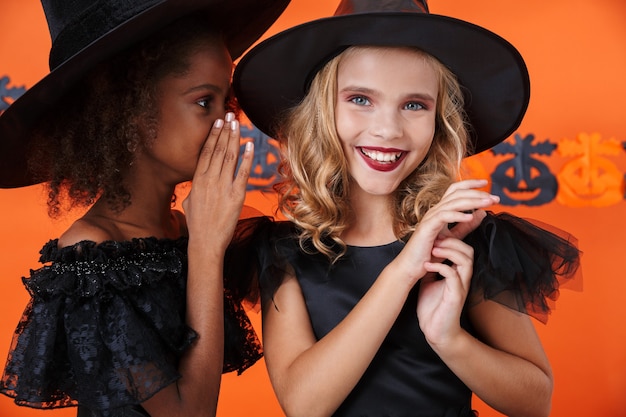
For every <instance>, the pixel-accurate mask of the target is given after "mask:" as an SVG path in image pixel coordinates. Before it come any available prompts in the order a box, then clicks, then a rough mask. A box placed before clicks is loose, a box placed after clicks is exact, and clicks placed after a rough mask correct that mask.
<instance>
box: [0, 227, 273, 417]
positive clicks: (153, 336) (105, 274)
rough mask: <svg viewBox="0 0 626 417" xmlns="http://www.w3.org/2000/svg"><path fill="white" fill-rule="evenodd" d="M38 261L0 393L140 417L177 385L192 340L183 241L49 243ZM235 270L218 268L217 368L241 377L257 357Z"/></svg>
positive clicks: (39, 403) (46, 404) (82, 411)
mask: <svg viewBox="0 0 626 417" xmlns="http://www.w3.org/2000/svg"><path fill="white" fill-rule="evenodd" d="M233 256H234V255H233V254H232V253H231V254H230V256H229V258H230V259H232V258H233ZM40 261H41V262H42V263H43V264H44V266H43V267H42V268H40V269H37V270H34V271H31V275H30V277H29V278H24V279H23V281H24V285H25V286H26V288H27V290H28V291H29V293H30V294H31V301H30V303H29V304H28V306H27V307H26V310H25V311H24V314H23V316H22V319H21V320H20V322H19V324H18V326H17V329H16V331H15V335H14V338H13V342H12V345H11V349H10V352H9V356H8V360H7V364H6V367H5V369H4V374H3V375H2V380H1V381H0V391H1V392H2V393H3V394H5V395H8V396H10V397H13V398H14V400H15V402H16V403H17V404H19V405H25V406H30V407H35V408H56V407H67V406H76V405H79V408H78V415H79V416H85V417H86V416H114V417H122V416H141V415H147V414H146V413H145V411H144V410H143V409H142V408H141V406H140V403H141V402H142V401H145V400H146V399H148V398H150V397H151V396H152V395H154V394H155V393H156V392H158V391H159V390H161V389H162V388H164V387H165V386H167V385H169V384H171V383H173V382H174V381H176V380H177V379H179V378H180V374H179V373H178V370H177V364H178V360H179V358H180V357H181V355H182V354H183V352H185V350H186V349H188V348H189V346H190V345H191V344H192V343H193V341H194V339H195V338H196V337H197V334H196V332H195V331H194V330H193V329H191V328H189V327H188V326H187V325H186V324H185V290H186V277H187V239H186V238H180V239H178V240H168V239H156V238H145V239H134V240H132V241H127V242H113V241H108V242H103V243H101V244H95V243H93V242H89V241H84V242H80V243H78V244H76V245H74V246H71V247H66V248H62V249H58V248H57V240H52V241H50V242H48V243H47V244H46V245H45V246H44V247H43V249H42V250H41V259H40ZM238 262H239V263H241V262H240V259H238ZM227 264H232V262H227ZM237 268H240V267H239V266H236V267H235V269H234V270H232V271H226V270H225V298H224V302H225V311H224V316H225V318H224V320H225V358H224V368H223V370H224V372H230V371H237V372H239V373H241V372H243V371H244V370H245V369H246V368H247V367H249V366H251V365H252V364H254V363H255V362H256V361H257V360H258V359H259V358H260V357H261V355H262V353H261V347H260V344H259V341H258V339H257V337H256V334H255V333H254V330H253V328H252V325H251V324H250V321H249V320H248V317H247V315H246V313H245V311H244V310H243V307H242V301H243V298H244V297H245V295H246V294H247V289H248V288H250V286H249V285H250V284H251V282H249V281H248V282H243V283H242V282H239V281H237V280H236V279H233V280H230V279H229V275H230V274H236V273H239V272H241V271H239V270H238V269H237ZM220 337H221V336H220Z"/></svg>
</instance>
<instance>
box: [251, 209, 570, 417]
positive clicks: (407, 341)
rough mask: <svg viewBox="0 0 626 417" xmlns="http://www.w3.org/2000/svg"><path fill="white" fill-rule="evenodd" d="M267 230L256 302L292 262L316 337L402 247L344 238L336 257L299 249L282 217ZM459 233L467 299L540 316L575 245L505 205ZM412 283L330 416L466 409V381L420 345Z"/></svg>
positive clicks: (435, 414)
mask: <svg viewBox="0 0 626 417" xmlns="http://www.w3.org/2000/svg"><path fill="white" fill-rule="evenodd" d="M268 234H269V235H270V236H271V238H269V239H266V240H265V241H266V242H267V244H265V245H261V246H260V247H261V251H260V260H261V265H262V275H261V278H260V282H261V285H262V294H263V302H270V303H271V302H272V300H271V297H272V295H273V293H274V291H275V289H276V288H277V286H278V285H280V280H281V278H282V276H283V272H284V271H285V270H286V269H285V268H287V265H288V266H289V267H291V268H293V270H294V272H295V275H296V277H297V279H298V282H299V283H300V286H301V288H302V292H303V295H304V298H305V302H306V306H307V310H308V312H309V316H310V319H311V323H312V326H313V330H314V332H315V336H316V338H317V339H318V340H319V339H321V338H322V337H324V336H325V335H326V334H327V333H329V332H330V331H331V330H332V329H334V328H335V327H336V326H337V324H339V322H341V321H342V320H343V318H344V317H345V316H346V315H347V314H348V313H349V312H350V311H351V310H352V309H353V308H354V306H355V305H356V304H357V303H358V302H359V300H360V299H361V298H362V297H363V295H364V294H365V293H366V292H367V291H368V290H369V288H370V287H371V285H372V284H373V283H374V281H375V280H376V278H377V277H378V275H379V274H380V272H381V271H382V269H383V268H384V267H385V266H386V265H387V264H388V263H389V262H391V261H392V260H393V259H394V258H395V257H396V256H397V255H398V253H399V252H400V251H401V250H402V248H403V247H404V243H403V242H401V241H397V242H393V243H391V244H387V245H382V246H376V247H355V246H349V247H348V248H347V253H346V254H345V255H344V256H343V257H342V258H340V260H339V261H338V262H336V263H335V264H330V263H329V261H328V258H326V257H325V256H323V255H321V254H315V255H311V254H307V253H305V252H304V251H303V250H302V249H301V248H300V246H299V243H298V240H297V238H296V237H295V229H294V228H293V226H291V225H290V224H288V223H277V224H275V225H274V226H273V227H271V228H270V230H269V231H268ZM466 241H467V242H469V243H470V244H471V245H472V246H473V247H474V250H475V264H474V273H473V277H472V284H471V290H470V294H471V297H468V300H469V299H472V300H476V301H473V302H479V301H480V299H482V298H485V299H491V300H495V301H498V302H500V303H503V304H505V305H507V306H509V307H511V308H514V309H516V310H519V311H522V312H525V313H527V314H531V315H533V316H534V317H536V318H538V319H540V320H542V321H545V320H546V318H547V314H548V312H549V310H550V303H551V301H552V300H554V299H556V297H557V295H558V287H559V285H560V283H562V282H563V281H566V280H569V279H571V278H572V277H573V276H574V273H575V271H576V270H577V268H578V262H579V251H578V249H577V248H576V246H575V244H574V242H573V241H572V239H571V237H569V236H566V237H565V238H561V237H559V236H557V235H556V234H553V233H550V232H548V231H546V230H544V229H542V228H538V227H535V226H533V225H532V224H530V223H528V222H526V221H524V220H522V219H520V218H517V217H514V216H510V215H507V214H500V215H497V216H496V215H493V214H489V216H488V217H487V218H486V219H485V220H484V221H483V223H482V224H481V226H480V227H479V228H478V229H477V230H475V231H474V232H473V233H472V234H471V235H470V236H468V238H467V239H466ZM417 293H418V287H416V288H414V290H413V291H412V292H411V293H410V295H409V297H408V299H407V301H406V303H405V305H404V307H403V309H402V311H401V313H400V314H399V316H398V318H397V320H396V322H395V323H394V325H393V327H392V329H391V331H390V332H389V334H388V335H387V337H386V339H385V340H384V342H383V343H382V345H381V347H380V349H379V351H378V353H377V354H376V356H375V357H374V359H373V361H372V363H371V364H370V366H369V367H368V369H367V370H366V372H365V373H364V375H363V376H362V378H361V380H360V381H359V383H358V384H357V385H356V387H355V388H354V389H353V391H352V392H351V393H350V394H349V396H348V397H347V398H346V400H345V401H344V403H343V404H342V405H341V406H340V408H339V409H338V410H337V411H336V413H335V414H334V416H335V417H357V416H358V417H367V416H371V417H380V416H389V417H409V416H410V417H453V416H454V417H470V416H474V412H473V411H472V409H471V396H472V393H471V391H470V390H469V388H468V387H467V386H465V384H464V383H463V382H462V381H461V380H460V379H459V378H457V377H456V375H455V374H454V373H453V372H452V371H450V369H449V368H448V367H447V366H446V365H445V363H444V362H443V361H441V359H440V358H439V357H438V356H437V354H436V353H435V352H434V351H433V350H432V349H431V348H430V346H429V345H428V343H427V342H426V340H425V337H424V334H423V333H422V331H421V330H420V327H419V324H418V321H417V317H416V314H415V311H416V307H417ZM476 294H480V296H479V297H477V296H476ZM469 307H471V306H470V305H469V302H468V305H466V307H465V309H464V312H463V315H462V317H461V324H462V326H463V327H464V328H466V329H467V330H468V331H469V332H470V333H474V331H473V329H472V326H471V323H470V322H469V320H468V318H467V308H469ZM277 308H279V309H280V306H277ZM354 343H355V344H358V343H359V341H358V340H355V341H354Z"/></svg>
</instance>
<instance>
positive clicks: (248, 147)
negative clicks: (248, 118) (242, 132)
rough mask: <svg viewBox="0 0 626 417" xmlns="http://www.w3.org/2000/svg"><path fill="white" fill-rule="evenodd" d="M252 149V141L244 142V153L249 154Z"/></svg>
mask: <svg viewBox="0 0 626 417" xmlns="http://www.w3.org/2000/svg"><path fill="white" fill-rule="evenodd" d="M253 148H254V143H253V142H252V141H250V142H246V152H251V151H252V149H253Z"/></svg>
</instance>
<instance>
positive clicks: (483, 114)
mask: <svg viewBox="0 0 626 417" xmlns="http://www.w3.org/2000/svg"><path fill="white" fill-rule="evenodd" d="M354 45H373V46H409V47H417V48H420V49H421V50H423V51H425V52H427V53H429V54H431V55H433V56H435V57H436V58H437V59H439V61H441V62H442V63H443V64H444V65H446V66H447V67H448V68H449V69H450V70H451V71H452V72H453V73H454V74H456V76H457V78H458V80H459V82H460V84H461V85H462V87H463V90H464V94H465V101H466V106H465V110H466V112H467V114H468V117H469V119H470V123H471V125H472V126H471V128H470V136H471V140H472V145H473V151H472V152H473V153H479V152H481V151H484V150H486V149H489V148H491V147H492V146H494V145H496V144H498V143H499V142H501V141H503V140H504V139H506V138H507V137H508V136H510V135H511V134H512V133H513V132H514V131H515V129H516V128H517V127H518V126H519V124H520V123H521V121H522V118H523V116H524V114H525V112H526V109H527V107H528V102H529V99H530V81H529V76H528V70H527V68H526V64H525V63H524V60H523V58H522V56H521V55H520V53H519V52H518V51H517V49H516V48H515V47H514V46H513V45H511V44H510V43H509V42H508V41H506V40H505V39H503V38H502V37H500V36H498V35H497V34H495V33H493V32H491V31H488V30H487V29H484V28H482V27H480V26H477V25H474V24H471V23H469V22H465V21H462V20H459V19H454V18H450V17H447V16H441V15H434V14H427V13H403V12H380V13H369V14H352V15H342V16H334V17H329V18H324V19H319V20H315V21H312V22H308V23H305V24H302V25H299V26H296V27H294V28H291V29H288V30H286V31H284V32H281V33H279V34H277V35H275V36H273V37H271V38H269V39H267V40H265V41H264V42H261V43H260V44H258V45H257V46H255V47H254V48H253V49H251V50H250V51H249V52H248V53H247V54H246V55H245V56H244V57H243V58H242V59H241V61H240V62H239V64H238V65H237V68H236V69H235V74H234V78H233V87H234V90H235V94H236V96H237V99H238V102H239V104H240V106H241V108H242V109H243V111H244V112H245V114H246V116H248V118H249V119H250V121H251V122H252V123H253V124H254V125H255V126H256V127H258V128H259V129H260V130H261V131H263V132H264V133H266V134H267V135H269V136H271V137H276V134H277V129H278V119H279V118H280V117H281V115H282V114H284V112H285V111H286V110H287V109H289V108H290V107H292V106H295V105H296V104H298V103H299V102H300V101H301V100H302V99H303V98H304V96H305V95H306V93H307V89H308V86H309V83H310V82H311V80H312V78H313V77H314V75H315V73H316V72H317V71H318V70H319V69H320V68H321V67H322V66H323V65H324V64H325V63H326V62H328V61H329V60H330V59H332V58H333V57H334V56H336V55H337V54H339V53H340V52H341V51H343V50H344V49H345V48H347V47H349V46H354Z"/></svg>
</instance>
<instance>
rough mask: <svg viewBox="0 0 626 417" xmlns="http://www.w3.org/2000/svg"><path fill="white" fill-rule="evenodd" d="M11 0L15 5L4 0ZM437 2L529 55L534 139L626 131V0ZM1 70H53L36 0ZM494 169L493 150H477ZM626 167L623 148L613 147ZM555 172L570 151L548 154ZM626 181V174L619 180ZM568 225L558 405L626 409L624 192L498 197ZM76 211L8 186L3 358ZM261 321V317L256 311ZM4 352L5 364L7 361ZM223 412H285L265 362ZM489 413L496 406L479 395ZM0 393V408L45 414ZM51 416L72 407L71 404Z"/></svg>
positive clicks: (624, 136)
mask: <svg viewBox="0 0 626 417" xmlns="http://www.w3.org/2000/svg"><path fill="white" fill-rule="evenodd" d="M7 3H10V4H7ZM336 3H337V2H336V0H316V1H315V2H313V1H310V0H293V1H292V4H291V5H290V6H289V8H288V9H287V11H286V12H285V14H284V15H283V17H282V18H281V19H280V20H279V21H278V22H277V23H276V24H275V25H274V27H273V28H272V29H271V30H270V33H275V32H276V31H278V30H282V29H284V28H287V27H289V26H292V25H293V24H296V23H300V22H303V21H306V20H310V19H312V18H317V17H322V16H327V15H330V14H332V13H333V11H334V8H335V6H336ZM430 8H431V12H433V13H437V14H444V15H449V16H454V17H459V18H462V19H465V20H468V21H470V22H473V23H476V24H479V25H482V26H485V27H486V28H488V29H491V30H493V31H495V32H496V33H498V34H500V35H502V36H503V37H505V38H506V39H508V40H509V41H511V42H512V43H513V44H514V45H515V46H517V47H518V49H519V50H520V51H521V53H522V55H524V57H525V59H526V61H527V64H528V67H529V71H530V76H531V83H532V94H531V102H530V106H529V109H528V113H527V116H526V118H525V120H524V122H523V123H522V125H521V126H520V128H519V130H518V133H520V134H521V135H523V136H524V135H527V134H529V133H532V134H534V135H536V137H537V139H540V140H545V139H549V140H551V141H554V142H556V141H560V140H562V139H571V140H573V139H574V138H576V136H577V135H578V134H580V133H589V134H591V133H598V134H599V135H600V136H601V137H602V138H604V139H610V138H613V139H615V140H617V141H620V142H624V141H626V123H625V122H624V120H625V114H624V105H623V98H624V97H626V82H625V81H624V78H623V74H624V70H625V68H626V47H625V46H626V25H624V16H626V3H625V2H623V0H595V1H583V0H570V1H565V0H551V1H549V2H548V1H544V0H527V1H524V2H512V1H502V0H499V1H495V0H474V1H463V0H431V1H430ZM0 33H1V34H2V37H1V38H0V57H1V58H0V76H2V75H10V76H11V81H12V85H13V86H21V85H24V86H26V87H29V86H31V85H32V84H33V83H35V82H36V81H37V80H38V79H39V78H41V77H42V76H43V75H44V74H45V73H46V72H47V54H48V48H49V43H50V41H49V35H48V32H47V29H46V25H45V20H44V16H43V13H42V11H41V6H40V3H39V2H38V1H36V0H20V1H19V2H18V1H11V2H9V1H2V2H1V3H0ZM478 160H479V162H480V163H481V164H482V165H483V166H484V168H485V169H486V172H488V173H490V172H491V170H492V168H493V166H494V158H493V157H491V156H489V155H487V156H484V157H482V156H481V157H479V158H478ZM610 160H611V162H612V163H613V164H614V165H615V166H616V167H617V168H618V169H619V170H620V172H622V173H624V172H626V156H625V152H624V151H622V152H621V153H619V154H617V155H613V156H611V157H610ZM545 161H547V162H546V163H548V164H549V166H550V168H551V170H552V171H554V172H555V173H558V172H559V170H560V169H561V168H562V167H563V166H564V164H565V163H566V162H567V159H566V158H564V157H556V156H555V157H553V158H548V159H545ZM622 190H623V185H622ZM247 203H248V204H249V205H251V206H253V207H256V208H258V209H259V210H261V211H262V212H264V213H266V214H272V210H273V206H274V201H273V197H272V196H271V195H262V194H260V193H258V192H254V193H250V195H249V196H248V200H247ZM501 209H502V210H507V211H510V212H513V213H514V214H517V215H521V216H526V217H532V218H535V219H540V220H542V221H544V222H546V223H550V224H553V225H555V226H557V227H560V228H562V229H566V230H568V231H569V232H571V233H572V234H574V235H575V236H577V237H578V239H579V244H580V247H581V249H582V250H583V251H584V256H583V274H584V288H583V291H582V292H578V291H570V290H564V291H562V292H561V298H560V299H559V301H558V303H557V309H556V310H555V311H554V313H553V314H552V316H551V317H550V320H549V322H548V324H547V325H542V324H540V323H539V324H537V329H538V331H539V333H540V336H541V338H542V340H543V342H544V345H545V348H546V351H547V353H548V355H549V357H550V359H551V362H552V365H553V369H554V374H555V380H556V385H555V391H554V401H553V412H552V416H556V417H566V416H567V417H570V416H607V417H618V416H624V415H626V399H625V396H624V393H625V391H626V349H625V348H626V326H625V325H624V323H623V322H624V318H625V317H626V296H625V294H626V279H625V278H626V243H625V242H624V239H623V235H622V234H623V232H624V231H625V230H626V202H624V201H623V200H622V201H619V202H615V203H612V204H610V205H606V206H602V205H598V204H595V205H594V204H593V202H592V201H591V200H590V201H589V204H587V205H585V206H583V207H573V206H572V205H566V204H562V203H559V202H557V201H552V202H550V203H548V204H545V205H542V206H538V207H528V206H525V205H519V206H516V207H501ZM71 220H72V218H71V217H70V218H67V219H64V220H63V221H50V220H49V219H48V218H47V217H46V215H45V203H44V199H43V198H42V193H41V188H40V187H38V186H33V187H27V188H24V189H17V190H0V231H1V234H0V237H1V239H0V265H2V270H1V271H2V273H1V275H0V317H1V319H0V320H1V321H0V358H2V360H3V356H4V355H5V354H6V352H7V351H8V348H9V344H10V340H11V335H12V331H13V329H14V327H15V324H16V323H17V321H18V319H19V317H20V315H21V311H22V309H23V307H24V305H25V304H26V302H27V294H26V291H25V290H24V289H23V287H22V285H21V282H20V279H19V278H20V277H21V276H23V275H26V274H27V273H28V269H29V268H33V267H36V266H37V263H36V260H37V257H38V251H39V249H40V248H41V246H42V245H43V243H44V242H46V241H47V240H48V239H49V238H51V237H56V236H58V234H59V233H60V232H61V231H62V230H63V228H64V227H66V226H67V224H68V222H69V221H71ZM252 316H253V321H254V323H255V325H257V326H258V324H259V317H258V315H257V314H256V313H252ZM2 360H0V363H2ZM220 401H221V402H220V407H219V410H218V415H219V416H244V415H257V416H268V417H273V416H276V417H280V416H282V414H281V412H280V410H279V408H278V406H277V403H276V400H275V399H274V397H273V394H272V391H271V387H270V386H269V383H268V379H267V374H266V371H265V368H264V365H263V363H262V362H261V363H259V364H257V365H255V366H254V367H253V368H252V369H250V370H248V371H246V372H245V373H244V374H243V375H242V376H239V377H237V376H234V375H226V376H225V377H224V380H223V388H222V394H221V400H220ZM475 407H476V408H478V409H479V411H480V415H481V417H491V416H497V415H499V414H498V413H495V412H494V411H492V410H490V409H489V408H488V407H486V406H485V405H484V404H482V403H480V401H477V402H476V404H475ZM39 415H42V413H41V412H39V411H32V410H28V409H24V408H20V407H16V406H14V405H13V403H12V402H11V401H10V400H9V399H8V398H6V397H4V396H0V416H3V417H5V416H7V417H11V416H39ZM45 415H47V416H50V417H54V416H56V417H61V416H72V415H75V411H74V410H73V409H69V410H58V411H51V412H50V411H49V412H46V413H45Z"/></svg>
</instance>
